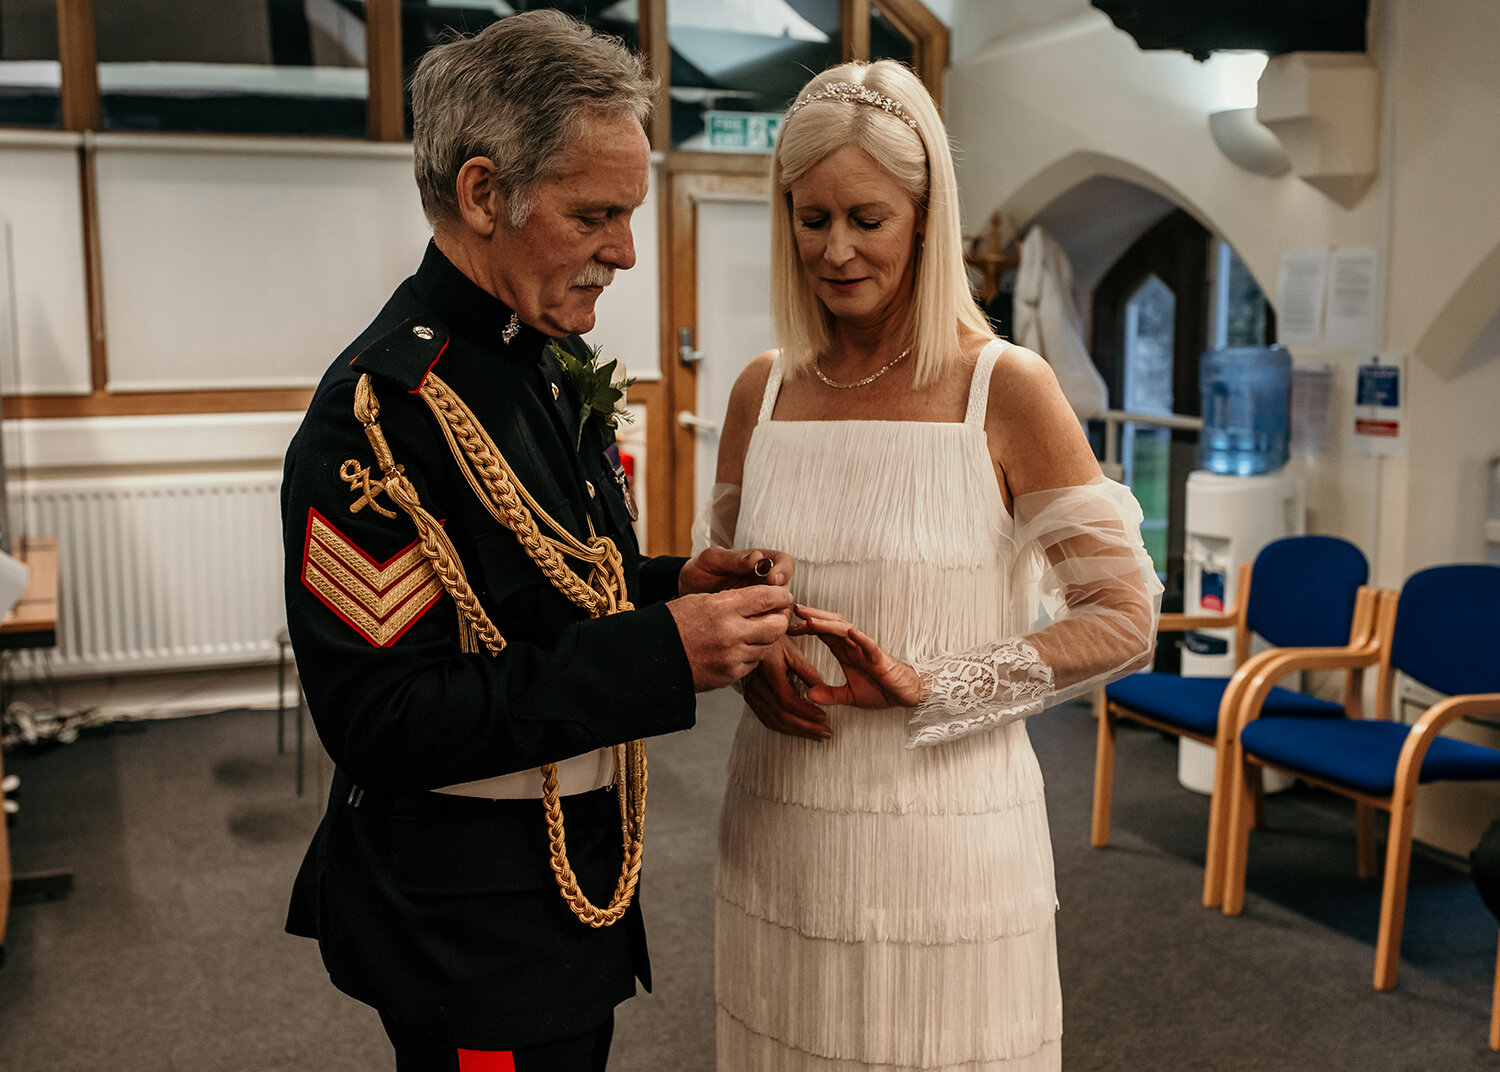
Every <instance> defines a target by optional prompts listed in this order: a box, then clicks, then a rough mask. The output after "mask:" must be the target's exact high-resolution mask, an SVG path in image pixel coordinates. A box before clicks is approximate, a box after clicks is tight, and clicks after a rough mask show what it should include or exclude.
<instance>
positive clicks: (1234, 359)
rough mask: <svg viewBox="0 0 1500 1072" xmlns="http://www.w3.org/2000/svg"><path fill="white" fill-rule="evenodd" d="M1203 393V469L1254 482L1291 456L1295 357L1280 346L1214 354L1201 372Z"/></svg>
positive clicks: (1229, 349)
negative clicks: (1258, 476)
mask: <svg viewBox="0 0 1500 1072" xmlns="http://www.w3.org/2000/svg"><path fill="white" fill-rule="evenodd" d="M1198 382H1199V384H1200V385H1201V387H1202V390H1203V434H1202V437H1201V438H1200V439H1199V441H1198V448H1199V455H1200V458H1201V464H1202V466H1203V468H1205V469H1207V470H1209V471H1210V472H1214V473H1227V474H1230V475H1234V476H1255V475H1258V474H1260V473H1274V472H1275V471H1276V470H1278V469H1280V468H1281V467H1282V466H1283V465H1285V464H1286V461H1287V457H1288V456H1289V450H1288V446H1289V441H1290V438H1291V437H1290V434H1289V433H1290V424H1291V419H1290V415H1291V391H1292V355H1291V354H1290V353H1288V352H1287V351H1286V350H1283V349H1282V348H1281V347H1279V346H1231V347H1227V348H1225V349H1222V350H1209V351H1208V352H1207V353H1205V354H1204V355H1203V358H1202V362H1201V364H1200V366H1199V381H1198Z"/></svg>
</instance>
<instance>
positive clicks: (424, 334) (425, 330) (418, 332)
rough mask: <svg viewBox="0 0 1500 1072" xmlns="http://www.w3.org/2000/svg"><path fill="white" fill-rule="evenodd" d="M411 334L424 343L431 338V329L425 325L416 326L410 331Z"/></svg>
mask: <svg viewBox="0 0 1500 1072" xmlns="http://www.w3.org/2000/svg"><path fill="white" fill-rule="evenodd" d="M411 333H412V334H413V335H415V336H416V337H417V338H419V339H422V340H424V341H425V340H428V339H431V338H432V329H431V328H430V327H428V326H427V325H426V324H417V325H416V326H415V327H413V328H412V329H411Z"/></svg>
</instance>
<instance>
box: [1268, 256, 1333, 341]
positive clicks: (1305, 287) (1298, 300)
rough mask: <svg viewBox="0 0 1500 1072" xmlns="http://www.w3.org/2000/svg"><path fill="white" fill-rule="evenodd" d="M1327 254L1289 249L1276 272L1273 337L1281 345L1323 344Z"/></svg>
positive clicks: (1282, 257)
mask: <svg viewBox="0 0 1500 1072" xmlns="http://www.w3.org/2000/svg"><path fill="white" fill-rule="evenodd" d="M1327 275H1328V254H1327V252H1326V251H1325V250H1321V249H1302V250H1289V251H1288V252H1286V253H1283V254H1282V255H1281V267H1280V269H1279V270H1278V271H1277V273H1276V340H1277V341H1278V342H1280V343H1281V344H1282V345H1284V346H1321V345H1323V288H1324V281H1325V279H1326V278H1327Z"/></svg>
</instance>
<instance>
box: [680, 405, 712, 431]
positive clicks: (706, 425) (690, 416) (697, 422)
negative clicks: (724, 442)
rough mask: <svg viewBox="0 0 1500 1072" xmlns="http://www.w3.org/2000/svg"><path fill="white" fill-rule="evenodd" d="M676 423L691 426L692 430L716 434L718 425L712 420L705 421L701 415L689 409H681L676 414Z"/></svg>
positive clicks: (686, 426)
mask: <svg viewBox="0 0 1500 1072" xmlns="http://www.w3.org/2000/svg"><path fill="white" fill-rule="evenodd" d="M677 423H678V424H679V425H681V426H682V427H683V428H691V429H692V430H693V431H694V432H703V433H706V434H708V435H718V433H719V426H718V425H717V424H715V423H714V422H713V421H705V420H704V419H703V418H702V417H700V416H698V415H697V414H696V413H693V412H691V411H690V410H682V411H681V412H679V413H678V414H677Z"/></svg>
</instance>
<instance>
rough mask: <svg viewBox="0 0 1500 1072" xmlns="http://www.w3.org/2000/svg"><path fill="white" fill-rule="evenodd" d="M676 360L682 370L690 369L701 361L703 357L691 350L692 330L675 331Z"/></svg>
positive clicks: (680, 329)
mask: <svg viewBox="0 0 1500 1072" xmlns="http://www.w3.org/2000/svg"><path fill="white" fill-rule="evenodd" d="M677 360H678V361H681V362H682V366H683V368H692V367H693V366H694V365H696V364H697V363H698V362H700V361H702V360H703V355H702V354H701V353H699V352H698V351H697V350H695V349H693V329H692V328H678V329H677Z"/></svg>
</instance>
